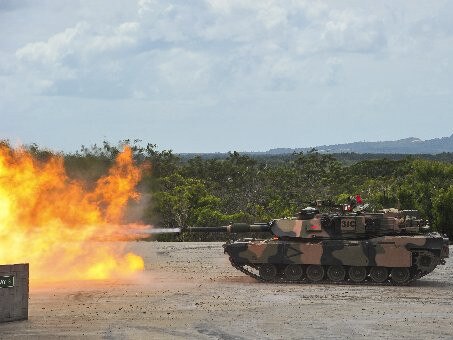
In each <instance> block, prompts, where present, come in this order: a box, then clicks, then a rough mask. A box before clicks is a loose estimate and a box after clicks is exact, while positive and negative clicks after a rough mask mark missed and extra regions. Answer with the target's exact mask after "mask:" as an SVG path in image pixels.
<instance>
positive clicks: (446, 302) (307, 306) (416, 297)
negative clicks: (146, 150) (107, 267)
mask: <svg viewBox="0 0 453 340" xmlns="http://www.w3.org/2000/svg"><path fill="white" fill-rule="evenodd" d="M129 246H130V248H131V249H132V250H133V251H134V252H136V253H137V254H139V255H141V256H143V257H144V259H145V265H146V268H145V272H144V273H142V274H140V275H139V276H137V277H135V278H133V279H132V280H130V281H124V280H110V281H108V282H72V283H64V284H63V283H61V284H52V285H41V286H36V285H32V287H31V289H30V312H29V320H28V321H22V322H14V323H6V324H0V338H11V337H17V338H24V337H30V338H43V339H48V338H50V337H77V338H78V337H82V336H88V337H93V338H106V339H124V338H142V339H150V338H151V339H290V338H293V339H303V338H318V337H322V338H363V337H368V338H392V339H394V338H412V339H414V338H415V339H427V338H453V261H451V260H450V261H447V265H445V266H439V267H438V268H437V269H436V270H435V271H434V272H433V273H431V274H430V275H428V276H426V277H425V278H423V279H421V280H419V281H417V282H416V283H413V284H412V285H411V286H409V287H393V286H354V285H332V284H318V285H315V284H265V283H259V282H256V281H255V280H253V279H251V278H249V277H247V276H245V275H244V274H242V273H241V272H239V271H237V270H235V269H234V268H233V267H231V266H230V264H229V262H228V260H227V258H226V256H224V254H223V249H222V244H221V243H217V242H215V243H158V242H133V243H130V244H129ZM31 270H32V268H31Z"/></svg>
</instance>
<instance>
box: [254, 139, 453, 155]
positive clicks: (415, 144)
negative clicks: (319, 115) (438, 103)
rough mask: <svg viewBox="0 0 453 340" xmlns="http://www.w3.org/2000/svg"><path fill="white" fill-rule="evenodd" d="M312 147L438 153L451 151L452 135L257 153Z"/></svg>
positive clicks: (339, 150)
mask: <svg viewBox="0 0 453 340" xmlns="http://www.w3.org/2000/svg"><path fill="white" fill-rule="evenodd" d="M313 148H314V149H316V150H317V151H318V152H321V153H345V152H354V153H371V154H438V153H442V152H453V135H451V136H450V137H442V138H434V139H427V140H421V139H419V138H414V137H410V138H405V139H399V140H396V141H382V142H354V143H346V144H335V145H318V146H313V147H309V148H296V149H290V148H276V149H270V150H269V151H266V152H263V153H261V152H259V153H257V154H268V155H282V154H288V153H293V152H307V151H310V150H311V149H313ZM252 154H254V153H252Z"/></svg>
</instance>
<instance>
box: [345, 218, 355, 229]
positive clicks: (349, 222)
mask: <svg viewBox="0 0 453 340" xmlns="http://www.w3.org/2000/svg"><path fill="white" fill-rule="evenodd" d="M356 225H357V223H356V221H355V220H354V219H349V218H345V219H342V220H341V231H355V227H356Z"/></svg>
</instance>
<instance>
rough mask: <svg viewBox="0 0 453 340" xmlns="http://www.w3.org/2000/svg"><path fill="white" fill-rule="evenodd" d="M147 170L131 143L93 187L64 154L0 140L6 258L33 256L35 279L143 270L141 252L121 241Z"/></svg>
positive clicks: (0, 225) (0, 258) (2, 257)
mask: <svg viewBox="0 0 453 340" xmlns="http://www.w3.org/2000/svg"><path fill="white" fill-rule="evenodd" d="M140 178H141V169H140V168H139V167H138V166H136V165H134V162H133V160H132V151H131V149H130V148H128V147H126V148H125V149H124V150H123V152H121V153H120V154H119V155H118V157H117V158H116V160H115V163H114V165H113V166H112V167H111V168H110V169H109V171H108V173H107V174H106V175H105V176H104V177H101V178H100V179H99V180H98V181H97V182H96V185H95V186H94V188H90V189H88V188H87V186H86V184H85V183H83V182H81V181H78V180H74V179H71V178H69V177H68V175H67V174H66V171H65V168H64V163H63V158H62V157H61V156H51V157H50V158H49V159H47V160H46V161H39V160H37V159H35V158H34V157H33V156H32V155H31V154H30V153H29V152H27V151H26V150H25V149H23V148H18V149H13V148H10V147H9V146H7V145H4V144H0V264H13V263H30V280H31V282H32V283H33V282H40V281H66V280H93V279H108V278H113V277H115V278H117V277H121V276H124V275H130V274H132V273H135V272H137V271H140V270H142V269H143V267H144V264H143V260H142V258H141V257H139V256H137V255H135V254H132V253H128V252H127V251H126V250H125V247H126V243H125V242H115V241H118V240H117V238H118V235H121V234H124V230H123V229H124V225H122V224H121V222H122V218H123V215H124V212H125V207H126V205H127V203H128V202H129V200H137V199H138V198H139V195H138V193H137V192H136V189H135V188H136V185H137V183H138V181H139V180H140ZM104 240H108V241H109V242H104Z"/></svg>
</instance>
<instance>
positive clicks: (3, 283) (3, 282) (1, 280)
mask: <svg viewBox="0 0 453 340" xmlns="http://www.w3.org/2000/svg"><path fill="white" fill-rule="evenodd" d="M11 287H14V276H13V275H8V276H0V288H11Z"/></svg>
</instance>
